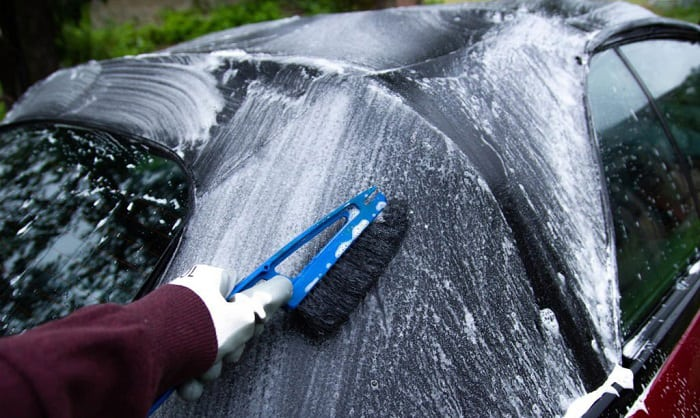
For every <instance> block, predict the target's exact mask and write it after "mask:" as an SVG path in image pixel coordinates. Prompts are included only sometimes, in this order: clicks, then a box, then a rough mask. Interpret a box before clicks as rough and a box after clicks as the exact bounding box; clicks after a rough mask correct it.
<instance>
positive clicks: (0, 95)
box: [0, 84, 7, 122]
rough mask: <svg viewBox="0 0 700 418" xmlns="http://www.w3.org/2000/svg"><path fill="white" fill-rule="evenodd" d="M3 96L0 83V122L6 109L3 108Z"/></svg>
mask: <svg viewBox="0 0 700 418" xmlns="http://www.w3.org/2000/svg"><path fill="white" fill-rule="evenodd" d="M3 96H4V93H3V92H2V84H0V122H2V120H3V119H5V112H6V111H7V110H6V109H5V101H4V100H2V97H3Z"/></svg>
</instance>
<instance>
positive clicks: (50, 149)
mask: <svg viewBox="0 0 700 418" xmlns="http://www.w3.org/2000/svg"><path fill="white" fill-rule="evenodd" d="M189 202H190V182H189V177H188V175H187V173H186V172H185V170H183V168H182V167H181V165H180V164H179V163H178V162H177V161H176V159H174V158H173V157H171V156H169V155H168V154H167V153H166V152H165V151H163V150H160V149H159V148H157V147H153V146H146V145H144V144H143V143H139V142H136V141H133V140H131V139H129V138H125V137H120V136H116V135H111V134H108V133H105V132H100V131H95V130H88V129H82V128H77V127H71V126H58V125H40V126H39V125H33V126H19V127H10V128H4V129H2V130H0V262H1V264H0V269H1V270H0V274H1V275H2V280H1V281H0V333H1V335H9V334H15V333H18V332H20V331H22V330H24V329H27V328H30V327H33V326H35V325H38V324H41V323H43V322H45V321H48V320H51V319H55V318H58V317H62V316H65V315H66V314H68V313H70V312H71V311H73V310H75V309H77V308H79V307H81V306H85V305H90V304H95V303H102V302H118V303H124V302H128V301H130V300H132V299H134V297H135V296H136V295H137V294H138V293H139V291H140V290H141V289H142V287H144V285H145V284H146V283H147V282H148V279H149V276H151V275H152V274H154V272H155V271H156V268H157V267H158V266H159V260H161V259H163V258H165V257H167V255H168V254H169V250H172V248H173V247H174V244H175V242H176V241H175V240H176V239H177V238H178V237H179V235H180V233H181V231H182V228H183V227H184V223H185V219H186V217H187V213H188V206H189Z"/></svg>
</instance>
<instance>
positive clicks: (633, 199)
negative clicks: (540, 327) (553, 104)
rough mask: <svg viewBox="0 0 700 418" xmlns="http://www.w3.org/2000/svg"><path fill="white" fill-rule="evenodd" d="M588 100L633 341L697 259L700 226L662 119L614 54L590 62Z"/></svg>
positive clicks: (623, 308) (628, 331)
mask: <svg viewBox="0 0 700 418" xmlns="http://www.w3.org/2000/svg"><path fill="white" fill-rule="evenodd" d="M588 100H589V105H590V113H591V118H592V121H593V126H594V129H595V132H596V136H597V138H598V141H599V144H600V147H601V156H602V160H603V166H604V172H605V177H606V180H607V184H608V192H609V197H610V204H611V208H612V212H613V213H612V216H613V223H614V227H615V244H616V248H617V264H618V277H619V286H620V293H621V301H620V304H621V319H622V325H623V333H624V334H625V336H629V335H630V334H631V332H632V331H634V330H635V329H636V328H637V327H639V326H640V325H641V323H642V322H643V321H644V320H645V318H646V317H647V316H648V315H649V314H650V313H651V311H652V309H653V308H654V307H655V306H656V305H657V304H658V303H659V301H660V299H661V297H662V296H663V294H664V293H666V291H668V289H669V288H670V286H671V285H672V284H673V281H674V278H675V277H676V276H677V274H678V272H679V271H680V270H681V269H682V268H683V267H684V266H685V265H686V263H687V261H688V260H689V258H690V257H691V256H692V254H693V253H694V251H695V248H696V246H697V243H698V238H699V237H700V224H699V223H698V217H697V214H696V211H695V207H694V204H693V201H692V196H691V192H690V187H689V182H688V181H687V179H686V177H685V176H684V170H683V167H682V165H681V164H680V160H679V158H677V154H676V153H675V151H674V149H673V147H672V145H671V142H670V141H669V140H668V138H667V136H666V134H665V132H664V130H663V126H662V124H661V122H660V119H659V118H658V117H657V115H656V114H655V112H654V111H653V108H652V106H651V105H650V103H649V102H648V100H647V99H646V96H645V94H644V91H643V90H642V89H641V87H640V86H639V85H638V84H637V82H636V81H635V79H634V77H633V75H632V74H631V73H630V71H629V70H628V69H627V67H626V66H625V64H624V63H623V61H622V60H621V59H620V58H619V57H618V55H617V53H616V52H615V51H614V50H607V51H605V52H603V53H600V54H598V55H596V56H594V57H593V59H592V60H591V66H590V75H589V79H588Z"/></svg>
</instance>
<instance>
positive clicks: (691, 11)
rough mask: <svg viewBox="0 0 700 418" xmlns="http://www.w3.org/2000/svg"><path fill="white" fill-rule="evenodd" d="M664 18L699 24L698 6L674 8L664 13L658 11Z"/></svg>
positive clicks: (699, 9)
mask: <svg viewBox="0 0 700 418" xmlns="http://www.w3.org/2000/svg"><path fill="white" fill-rule="evenodd" d="M659 13H660V14H663V15H664V16H666V17H670V18H673V19H679V20H685V21H687V22H691V23H700V4H698V5H695V6H688V7H674V8H671V9H668V10H666V11H663V10H662V11H659Z"/></svg>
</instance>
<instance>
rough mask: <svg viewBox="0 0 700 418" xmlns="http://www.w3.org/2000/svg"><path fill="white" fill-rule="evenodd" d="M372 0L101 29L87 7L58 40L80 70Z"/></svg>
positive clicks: (171, 13)
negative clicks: (85, 65)
mask: <svg viewBox="0 0 700 418" xmlns="http://www.w3.org/2000/svg"><path fill="white" fill-rule="evenodd" d="M374 5H375V2H374V1H367V0H355V1H350V0H295V1H291V2H290V1H286V2H282V1H278V0H259V1H255V0H243V1H240V2H238V3H236V4H233V5H224V6H219V7H215V8H211V9H203V8H192V9H188V10H163V11H162V12H161V14H160V19H159V22H158V24H154V23H149V24H144V25H136V24H135V23H133V22H129V23H123V24H108V25H106V26H104V27H101V28H95V27H93V25H92V24H91V21H90V13H89V5H85V6H84V8H83V12H82V15H81V18H80V20H79V21H77V22H72V21H69V22H64V23H63V24H62V25H61V34H60V37H59V39H58V44H59V48H60V51H61V57H62V59H61V62H62V64H63V65H65V66H71V65H76V64H78V63H81V62H85V61H88V60H91V59H98V60H99V59H107V58H112V57H119V56H123V55H135V54H141V53H146V52H151V51H154V50H158V49H161V48H165V47H167V46H170V45H173V44H176V43H179V42H183V41H186V40H189V39H193V38H196V37H198V36H201V35H204V34H207V33H210V32H215V31H219V30H224V29H228V28H232V27H235V26H240V25H244V24H247V23H256V22H262V21H266V20H273V19H281V18H284V17H288V16H292V15H296V14H302V15H313V14H319V13H333V12H342V11H352V10H363V9H368V8H372V7H373V6H374Z"/></svg>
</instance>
